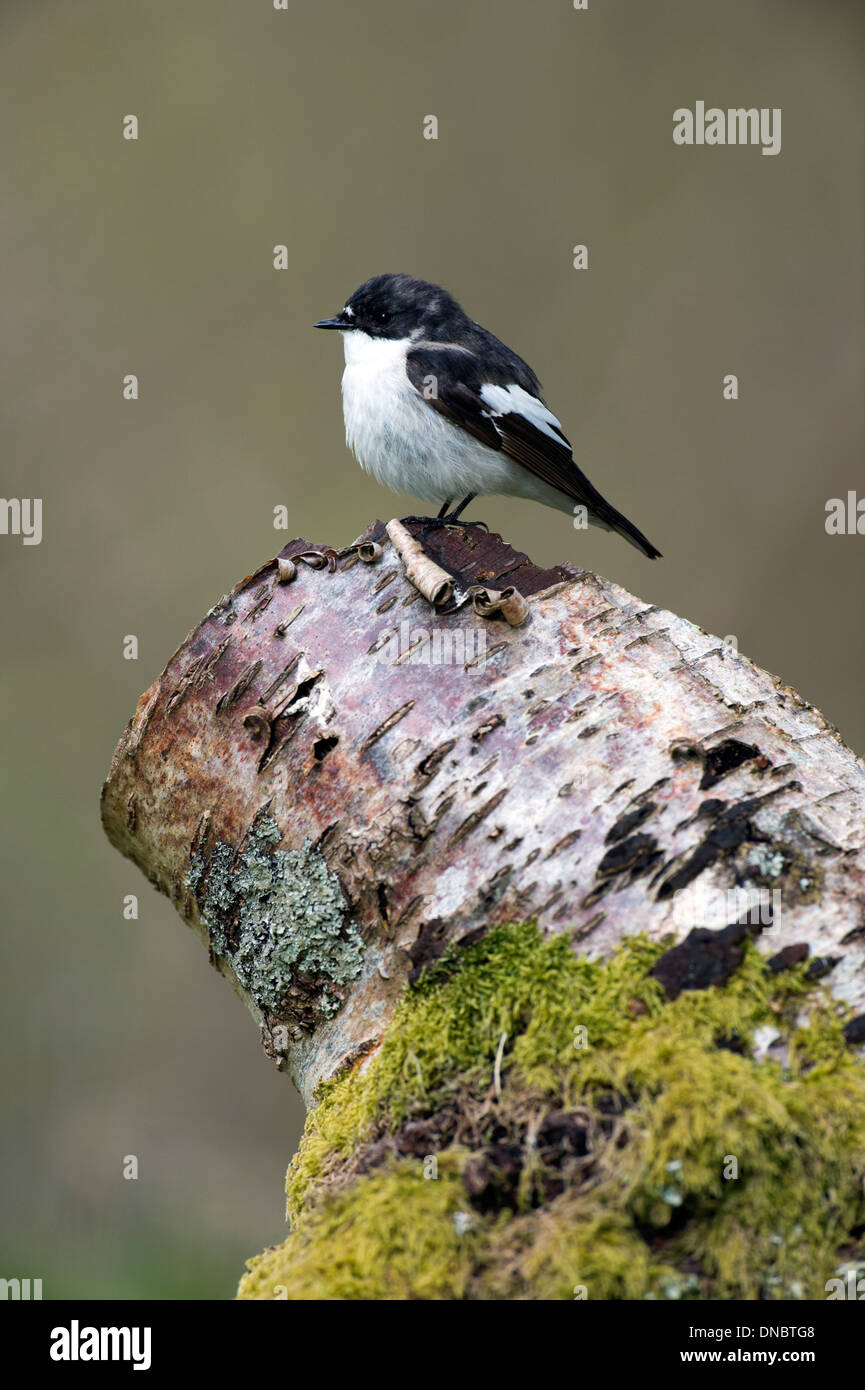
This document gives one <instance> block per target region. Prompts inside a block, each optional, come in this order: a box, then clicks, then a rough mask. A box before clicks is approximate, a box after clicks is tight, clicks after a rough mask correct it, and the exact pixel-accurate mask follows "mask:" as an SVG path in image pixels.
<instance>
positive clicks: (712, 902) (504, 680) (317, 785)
mask: <svg viewBox="0 0 865 1390" xmlns="http://www.w3.org/2000/svg"><path fill="white" fill-rule="evenodd" d="M362 540H363V541H364V545H363V547H361V548H360V549H358V548H357V547H355V548H350V550H349V552H342V553H339V552H336V551H334V550H332V549H330V548H328V547H312V546H310V544H309V543H308V542H306V541H302V540H296V541H293V542H291V543H290V544H289V545H287V546H286V547H285V548H284V549H283V551H282V552H281V554H280V556H279V557H277V559H275V560H273V561H271V562H270V563H268V564H266V565H264V566H263V567H262V568H261V569H260V570H259V571H258V572H257V573H255V574H254V575H252V576H250V577H248V578H246V579H244V580H243V581H242V582H241V583H239V584H238V585H237V586H236V588H234V589H233V590H232V592H231V593H230V594H228V595H226V596H225V597H224V598H222V599H220V601H219V602H218V603H217V604H216V605H215V606H214V607H213V608H212V609H211V610H210V612H209V613H208V614H207V615H206V617H205V618H204V619H203V621H202V622H201V623H200V624H199V626H198V627H197V628H196V629H195V630H194V631H193V632H191V633H190V635H189V636H188V637H187V639H186V640H185V642H184V643H183V644H182V646H181V647H180V648H179V650H178V651H177V652H176V653H175V655H174V656H173V657H172V658H171V660H170V661H169V663H168V665H167V667H166V669H165V671H164V673H163V674H162V676H160V678H159V679H158V680H157V681H156V683H155V684H154V685H153V686H152V687H151V689H150V690H148V691H147V692H146V693H145V694H144V695H143V696H142V697H141V699H140V700H139V703H138V708H137V710H136V713H135V716H134V718H133V719H132V721H131V722H130V724H129V726H128V728H127V730H126V732H125V733H124V735H123V737H122V738H121V740H120V742H119V744H118V746H117V750H116V752H115V755H114V759H113V762H112V764H111V769H110V771H109V774H108V778H107V780H106V783H105V787H104V790H103V800H102V814H103V822H104V826H105V830H106V833H107V834H108V836H109V838H110V840H111V841H112V843H113V844H114V845H115V846H116V847H117V848H118V849H119V850H120V851H121V852H122V853H123V854H125V855H127V856H129V858H131V859H132V860H134V862H135V863H136V864H138V866H139V867H140V868H141V869H142V870H143V872H144V873H145V874H146V875H147V876H148V878H149V879H150V880H151V881H152V882H153V883H154V884H155V886H156V887H157V888H158V889H159V890H160V891H161V892H163V893H166V894H167V895H168V896H169V897H170V898H171V899H172V901H173V902H174V903H175V905H176V907H177V909H178V911H179V913H180V914H181V916H182V917H183V918H184V919H185V920H186V921H187V922H188V923H189V924H190V925H192V926H193V927H194V928H195V930H196V931H197V932H198V933H199V935H200V936H201V939H202V940H203V942H204V943H205V944H206V945H207V946H208V949H209V952H210V956H211V960H212V961H213V963H214V964H215V965H216V966H217V967H218V968H219V969H220V970H221V971H222V972H223V973H224V974H225V975H226V976H227V977H228V978H229V979H230V980H231V981H232V983H233V984H234V986H235V987H236V989H237V990H238V991H239V993H240V994H241V996H242V997H243V998H244V999H245V1001H246V1003H247V1004H248V1006H249V1007H250V1009H251V1010H252V1012H253V1014H254V1016H255V1017H256V1019H257V1020H258V1022H259V1024H260V1026H261V1029H262V1037H263V1042H264V1047H265V1050H266V1051H267V1052H268V1054H269V1055H270V1056H272V1057H274V1058H276V1059H277V1061H278V1062H279V1064H280V1065H281V1066H282V1067H284V1068H285V1069H287V1070H288V1071H289V1072H290V1073H291V1075H292V1077H293V1078H294V1080H295V1083H296V1084H297V1086H298V1088H299V1090H300V1091H301V1093H302V1094H303V1096H304V1097H305V1099H306V1100H307V1102H309V1101H310V1100H311V1099H312V1096H313V1092H314V1090H315V1087H316V1085H317V1083H318V1082H319V1081H321V1080H323V1079H326V1078H329V1077H331V1076H333V1075H335V1074H336V1073H338V1072H339V1071H340V1070H341V1069H342V1068H344V1067H345V1066H346V1064H347V1063H349V1062H351V1061H352V1060H356V1059H358V1058H361V1057H363V1056H364V1055H365V1054H371V1053H373V1052H374V1051H375V1049H376V1047H377V1045H378V1043H379V1041H380V1039H381V1038H382V1035H383V1032H384V1030H385V1028H386V1025H387V1022H388V1020H389V1018H390V1017H391V1015H392V1013H393V1010H394V1007H395V1004H396V1002H397V1000H398V999H399V997H400V994H401V992H402V991H403V988H404V985H405V982H406V980H407V979H408V978H410V977H412V976H413V975H415V974H416V973H417V972H418V971H420V970H422V969H423V967H424V966H425V965H427V964H428V963H429V962H431V961H433V960H435V959H437V958H438V957H439V956H440V955H441V953H442V952H443V951H444V950H445V948H446V947H447V946H448V945H449V943H451V942H457V941H462V942H468V941H474V940H477V939H478V938H479V937H480V936H482V935H483V933H484V932H486V931H487V930H488V928H489V927H490V925H491V924H493V923H495V922H501V921H509V922H513V921H523V920H527V919H530V918H535V919H537V922H538V924H539V926H540V927H541V929H542V931H543V932H544V933H567V934H568V935H569V936H570V938H571V940H572V942H573V946H574V950H575V951H577V952H578V953H584V954H587V955H592V956H606V955H608V954H609V953H610V952H611V951H612V950H613V949H614V947H615V946H616V944H617V943H618V942H619V941H620V940H621V939H622V938H623V936H625V935H628V934H630V933H633V932H636V931H643V932H645V933H647V934H648V935H649V936H650V937H651V938H654V939H660V938H661V937H663V936H664V935H665V934H667V933H672V934H673V935H674V936H675V938H676V939H677V940H680V941H681V940H683V939H686V938H687V939H688V941H689V942H690V943H691V945H690V946H689V947H688V949H687V950H686V951H684V952H683V953H682V954H681V956H680V957H679V958H676V957H672V965H671V967H670V979H669V980H668V981H667V985H668V989H669V991H670V992H671V993H672V992H675V991H676V990H677V989H679V988H682V987H688V985H689V984H693V983H694V976H695V972H696V975H697V976H699V975H700V972H701V971H704V970H705V969H706V968H707V967H706V965H705V961H704V960H703V959H702V957H701V949H702V948H701V947H700V945H699V939H698V938H697V937H694V936H693V935H691V933H692V932H693V929H694V928H695V927H698V928H699V927H703V928H719V927H720V928H723V927H724V926H725V925H727V924H728V923H730V922H736V921H741V920H744V917H747V916H750V918H751V920H752V921H754V920H755V918H757V917H759V918H760V919H761V921H760V922H759V923H757V926H756V927H755V930H759V927H762V930H760V931H759V945H760V949H761V950H763V951H764V952H765V953H766V954H767V955H776V954H777V953H779V952H781V951H782V950H785V949H787V948H793V947H796V948H797V949H798V950H799V951H800V952H801V951H802V950H803V949H810V952H811V954H812V956H814V957H817V958H818V959H819V960H820V961H821V962H822V965H821V970H823V971H824V972H825V973H826V983H827V985H828V987H829V988H830V989H831V990H832V992H833V993H834V994H835V996H836V997H837V998H838V999H840V1000H843V1001H844V1002H845V1003H846V1004H847V1005H849V1006H850V1008H851V1009H852V1011H853V1014H854V1015H855V1014H862V1013H863V1012H865V970H863V949H865V879H863V853H862V844H863V813H862V812H863V790H865V776H863V773H865V769H863V765H862V763H861V762H860V761H859V760H858V759H857V758H856V757H855V756H854V755H853V753H852V752H851V751H850V750H849V749H848V748H847V747H846V746H845V745H844V743H843V742H842V740H841V738H840V737H839V735H838V733H837V731H836V730H835V729H834V728H833V727H832V726H831V725H829V724H828V723H827V721H826V720H825V719H824V718H823V716H822V715H821V714H819V713H818V711H816V710H815V709H814V708H812V707H811V706H810V705H808V704H807V703H806V702H805V701H804V700H802V699H801V698H800V697H799V696H798V695H797V694H796V692H795V691H793V690H791V689H790V688H789V687H788V686H786V685H784V684H783V682H782V681H781V680H779V679H778V678H777V677H775V676H773V675H770V674H769V673H767V672H765V671H762V670H760V669H758V668H757V667H756V666H754V665H753V664H752V663H751V662H750V661H749V660H748V659H747V658H746V657H745V656H743V655H740V654H738V653H737V652H736V651H735V650H733V649H732V648H731V647H729V646H727V645H725V644H724V643H723V642H722V641H720V640H719V639H718V638H715V637H711V636H708V635H707V634H706V633H704V632H702V631H701V630H700V629H699V628H697V627H695V626H694V625H693V624H692V623H690V622H688V621H687V620H685V619H684V618H680V617H677V616H676V615H675V614H673V613H669V612H664V611H662V610H660V609H658V608H656V607H653V606H652V605H650V604H646V603H644V602H642V601H641V600H640V599H638V598H635V597H634V596H633V595H631V594H629V593H627V592H625V590H624V589H622V588H620V587H619V586H618V585H616V584H613V583H611V582H609V581H608V580H605V579H602V578H600V577H599V576H597V575H594V574H591V573H588V572H585V571H580V570H575V569H572V568H569V567H566V566H560V567H558V568H556V569H554V570H541V569H539V568H538V567H536V566H534V565H532V564H531V563H530V562H529V561H528V560H527V559H526V557H525V556H523V555H519V554H517V553H516V552H514V551H512V550H511V549H510V548H509V547H508V546H507V545H505V544H504V543H503V542H502V541H501V539H500V538H499V537H496V536H490V537H486V536H482V535H481V534H480V533H479V532H478V531H476V530H474V529H465V530H463V529H458V528H457V529H452V530H451V529H449V530H447V531H445V532H437V533H434V535H433V537H432V538H431V540H430V543H429V546H428V548H429V549H430V550H431V552H432V554H433V557H434V558H436V559H437V560H438V561H439V562H440V563H441V564H442V565H443V566H444V568H445V569H446V570H448V571H450V572H452V573H455V572H459V574H460V575H461V576H463V577H464V578H467V580H468V581H469V582H471V581H474V582H475V583H477V584H478V585H481V586H485V587H486V589H487V590H495V591H503V590H505V589H514V590H516V591H517V593H518V594H522V596H523V597H524V598H526V599H527V600H528V617H527V619H526V620H525V621H524V622H522V623H521V624H520V625H518V626H511V625H509V623H508V622H506V621H504V620H503V619H502V617H501V615H500V614H499V615H498V616H493V617H491V618H483V617H480V616H478V614H477V613H476V612H475V611H474V609H473V608H472V607H471V606H469V605H468V604H465V605H464V606H462V607H459V608H457V609H455V610H452V611H451V610H449V609H448V608H447V607H445V608H444V609H441V608H439V609H436V608H433V607H432V606H431V605H430V604H429V603H428V602H427V601H426V600H425V599H424V598H422V597H421V596H420V594H419V593H418V591H417V590H416V589H415V588H414V587H413V586H412V585H411V583H410V582H409V581H408V579H407V578H406V575H405V571H404V568H403V565H402V563H401V561H400V559H399V557H398V555H397V554H396V553H395V551H394V549H393V545H392V542H391V540H390V538H389V536H388V534H387V532H386V531H385V528H384V527H382V526H381V524H380V523H376V524H375V525H374V526H373V527H371V528H370V530H369V531H368V532H367V533H366V535H365V537H364V538H362ZM461 592H463V590H461V589H460V587H459V585H458V586H457V597H459V595H460V593H461ZM451 609H452V604H451ZM803 943H804V946H803ZM794 954H795V953H794ZM709 968H710V970H711V968H713V967H709ZM860 1031H861V1030H860ZM858 1036H859V1034H858V1033H857V1032H856V1029H855V1028H854V1029H853V1030H852V1031H851V1041H855V1040H856V1039H857V1038H858Z"/></svg>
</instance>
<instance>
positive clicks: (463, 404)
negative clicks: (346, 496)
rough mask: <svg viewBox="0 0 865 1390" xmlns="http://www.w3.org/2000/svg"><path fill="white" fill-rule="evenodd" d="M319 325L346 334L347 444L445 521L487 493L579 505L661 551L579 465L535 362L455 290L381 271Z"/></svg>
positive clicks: (561, 506)
mask: <svg viewBox="0 0 865 1390" xmlns="http://www.w3.org/2000/svg"><path fill="white" fill-rule="evenodd" d="M315 327H316V328H334V329H337V330H338V331H339V332H340V333H342V338H343V345H344V348H345V371H344V373H343V377H342V403H343V413H344V415H345V437H346V443H347V444H348V446H349V448H350V449H352V450H353V452H354V454H355V456H356V457H357V460H358V462H359V463H360V464H361V465H362V467H363V468H365V469H366V471H367V472H368V473H372V474H373V476H374V477H375V478H376V479H377V480H378V481H379V482H380V483H385V484H387V486H388V487H390V488H392V489H393V491H394V492H410V493H414V495H415V496H416V497H423V498H424V499H426V500H431V501H436V502H442V503H443V505H442V508H441V510H440V512H439V514H438V518H437V520H439V521H441V522H448V521H455V520H456V519H457V517H458V516H459V515H460V513H461V512H462V510H463V508H464V507H466V506H468V504H469V502H471V501H472V500H473V498H475V497H477V496H480V495H483V494H487V493H504V494H505V495H508V496H512V497H528V498H531V499H532V500H533V501H535V502H543V503H544V505H545V506H547V507H556V508H557V509H558V510H559V511H562V512H570V513H574V510H575V505H581V506H584V507H585V508H586V513H587V517H588V520H589V521H590V522H591V523H592V525H594V526H601V527H603V529H604V530H605V531H618V533H619V535H620V536H624V538H625V540H627V541H630V543H631V544H632V545H634V546H636V547H637V549H639V550H641V551H642V552H643V553H644V554H645V555H648V556H649V558H650V559H654V558H655V556H657V555H660V553H661V552H660V551H659V550H656V549H655V547H654V546H653V545H652V543H651V541H648V540H647V539H646V537H645V536H644V535H643V533H642V531H638V530H637V527H636V526H634V524H633V523H632V522H630V521H628V518H627V517H625V516H623V515H622V513H621V512H618V511H616V509H615V507H612V506H611V505H610V503H609V502H608V501H607V500H606V499H605V498H604V497H602V496H601V494H600V493H599V492H598V490H597V489H596V488H594V487H593V486H592V484H591V483H590V482H589V480H588V478H587V477H586V476H585V474H584V473H582V472H581V471H580V469H579V468H578V467H577V465H576V463H575V462H574V460H573V456H572V452H571V446H570V444H569V443H568V440H567V438H566V437H565V434H564V432H563V430H562V427H561V425H560V424H559V421H558V420H557V419H556V417H555V415H553V413H552V411H550V410H548V409H547V407H546V405H545V403H544V399H543V396H542V395H541V386H540V382H539V381H538V379H537V377H536V376H535V374H534V372H533V371H532V369H531V367H529V366H528V365H527V364H526V363H525V362H524V361H523V360H522V358H520V357H517V355H516V353H515V352H512V351H511V349H510V348H509V347H506V346H505V344H504V343H502V342H499V340H498V338H494V337H493V335H492V333H488V332H487V330H486V329H485V328H481V326H480V324H477V323H475V322H474V321H473V320H472V319H470V318H469V317H468V315H467V314H466V313H464V312H463V310H462V309H461V308H460V306H459V304H457V302H456V300H455V299H454V297H453V295H450V294H448V292H447V290H444V289H441V288H440V287H439V286H438V285H431V284H428V283H427V281H425V280H415V279H413V278H412V277H411V276H410V275H376V276H375V277H374V278H373V279H371V280H367V281H366V283H365V284H363V285H361V287H360V289H358V290H355V292H354V294H353V295H352V296H351V298H350V299H349V300H348V301H347V303H346V305H345V307H344V308H343V309H341V310H340V311H339V313H338V314H336V315H335V316H334V317H333V318H330V319H322V320H321V321H320V322H319V323H317V324H316V325H315ZM457 497H461V498H462V499H463V500H462V501H461V502H460V504H459V506H458V507H457V508H456V509H455V510H454V511H452V512H451V511H449V510H448V509H449V507H450V506H451V503H452V501H453V499H454V498H457Z"/></svg>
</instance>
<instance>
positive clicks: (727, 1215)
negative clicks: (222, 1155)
mask: <svg viewBox="0 0 865 1390" xmlns="http://www.w3.org/2000/svg"><path fill="white" fill-rule="evenodd" d="M667 944H669V943H667ZM664 951H665V944H664V943H662V944H659V943H653V942H650V941H649V940H647V939H646V938H644V937H631V938H628V939H627V940H626V941H625V942H624V943H623V944H622V945H621V946H620V948H619V949H618V950H617V951H616V952H615V953H614V954H613V955H612V956H611V957H609V958H608V959H607V960H605V961H600V960H593V961H590V960H586V959H584V958H583V959H581V958H578V957H577V956H575V954H574V952H573V948H572V946H571V944H570V942H569V941H568V940H567V939H566V938H565V937H554V938H545V937H543V936H542V935H541V933H540V932H538V930H537V929H536V928H535V926H534V925H533V924H522V925H515V926H502V927H496V928H494V929H493V930H491V931H490V932H489V933H488V935H487V936H486V937H485V938H484V939H483V940H482V941H480V942H478V943H477V944H475V945H472V946H464V947H461V948H460V947H452V948H451V949H450V950H449V951H448V952H447V953H446V955H445V956H444V957H443V959H442V960H441V961H440V962H439V963H438V964H437V965H435V966H434V967H432V968H431V969H429V970H428V971H427V972H426V973H425V974H424V976H423V977H422V978H421V980H420V981H419V982H418V983H417V984H416V985H414V986H413V987H411V988H409V989H408V990H407V992H406V995H405V997H404V999H403V1002H402V1004H401V1005H400V1006H399V1008H398V1010H397V1013H396V1016H395V1018H394V1020H393V1022H392V1024H391V1026H390V1028H389V1030H388V1032H387V1035H386V1037H385V1040H384V1042H383V1044H382V1045H381V1047H380V1048H379V1050H378V1052H377V1054H376V1055H375V1056H374V1057H372V1058H371V1059H369V1060H368V1061H366V1062H361V1063H358V1064H357V1065H355V1066H354V1067H353V1068H351V1069H350V1070H349V1071H347V1072H346V1073H345V1074H343V1075H342V1076H340V1077H338V1078H336V1079H335V1080H333V1081H331V1082H329V1083H326V1084H325V1085H324V1086H323V1087H322V1088H321V1089H320V1093H319V1098H318V1103H317V1105H316V1106H315V1108H314V1109H313V1110H312V1111H311V1113H310V1116H309V1120H308V1123H307V1129H306V1134H305V1136H304V1139H303V1142H302V1144H301V1147H300V1150H299V1152H298V1154H297V1156H296V1158H295V1159H294V1161H293V1163H292V1165H291V1167H290V1169H289V1174H288V1183H287V1192H288V1205H289V1215H290V1219H291V1221H292V1232H291V1234H290V1235H289V1237H288V1239H287V1240H286V1241H285V1242H284V1244H282V1245H280V1246H276V1247H274V1248H272V1249H270V1250H268V1251H265V1252H264V1254H262V1255H260V1256H258V1257H257V1258H255V1259H253V1260H251V1261H250V1262H249V1266H248V1272H247V1273H246V1274H245V1275H244V1277H243V1279H242V1280H241V1284H240V1289H239V1297H241V1298H247V1299H255V1298H258V1299H271V1298H287V1299H305V1298H316V1299H353V1298H357V1299H390V1298H421V1299H424V1298H433V1299H435V1298H442V1299H489V1298H492V1299H526V1298H528V1299H562V1298H568V1299H571V1298H574V1297H589V1298H594V1299H610V1298H660V1299H670V1298H695V1299H706V1298H725V1299H729V1298H746V1299H754V1298H764V1299H765V1298H768V1299H801V1298H824V1297H825V1296H826V1294H825V1292H824V1289H825V1287H826V1283H827V1281H828V1280H829V1279H831V1278H832V1277H834V1276H835V1275H836V1274H837V1272H838V1271H839V1270H842V1269H844V1268H846V1267H847V1266H849V1265H851V1264H857V1263H862V1264H863V1265H865V1242H863V1234H862V1232H863V1229H865V1191H863V1180H865V1142H863V1141H865V1066H863V1063H862V1060H861V1058H860V1056H859V1055H857V1052H856V1051H855V1050H854V1049H853V1048H852V1047H851V1046H850V1043H849V1041H848V1039H849V1038H850V1037H851V1030H850V1027H849V1023H848V1025H847V1036H845V1032H844V1026H845V1019H846V1012H847V1011H846V1010H845V1006H844V1005H843V1004H840V1003H839V1002H838V1001H837V1000H835V999H833V998H832V997H831V996H830V995H829V994H828V992H826V991H825V990H824V988H823V987H822V986H821V985H820V984H817V983H815V982H814V978H813V971H812V975H811V976H809V974H808V965H807V963H806V962H805V961H802V962H801V963H800V964H797V965H794V966H793V967H792V968H788V969H783V968H780V967H778V966H776V968H775V969H771V968H770V967H769V966H768V965H767V962H766V959H765V958H764V957H763V956H761V955H760V954H759V953H758V952H757V951H756V949H755V948H754V946H753V944H752V943H751V942H750V941H748V940H746V941H745V943H744V946H743V948H742V949H741V951H737V954H736V956H735V962H734V968H733V969H732V972H731V974H730V977H729V978H728V979H727V980H726V982H725V983H723V984H721V985H715V986H713V987H711V988H705V989H692V988H685V989H683V990H681V992H679V993H678V995H677V997H676V998H674V999H671V998H670V997H669V994H668V992H667V991H666V990H665V988H664V987H663V985H662V983H661V979H662V978H663V970H661V971H656V972H655V974H654V975H653V974H650V971H652V969H653V967H655V966H656V965H657V962H658V961H659V959H661V957H662V956H663V955H664Z"/></svg>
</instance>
